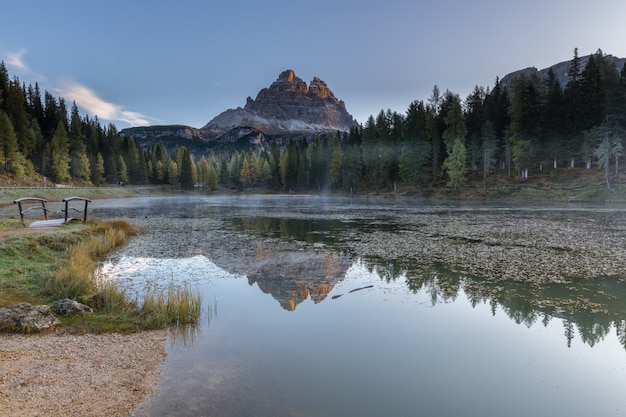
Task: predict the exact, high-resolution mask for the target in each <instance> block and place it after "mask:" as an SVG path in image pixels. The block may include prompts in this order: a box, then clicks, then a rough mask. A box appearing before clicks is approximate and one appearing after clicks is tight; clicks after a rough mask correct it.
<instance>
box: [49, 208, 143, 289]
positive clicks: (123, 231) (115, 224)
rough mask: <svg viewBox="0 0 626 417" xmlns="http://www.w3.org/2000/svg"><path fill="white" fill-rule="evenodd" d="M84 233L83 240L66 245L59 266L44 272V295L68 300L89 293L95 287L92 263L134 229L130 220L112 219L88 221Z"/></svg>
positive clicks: (132, 232) (122, 242) (94, 265)
mask: <svg viewBox="0 0 626 417" xmlns="http://www.w3.org/2000/svg"><path fill="white" fill-rule="evenodd" d="M88 233H89V236H88V237H87V238H86V239H83V240H80V241H79V242H78V243H76V244H74V245H73V246H71V247H70V249H69V254H68V255H67V257H66V258H65V260H64V262H63V263H62V265H61V267H60V268H58V269H57V270H56V271H51V272H49V273H48V274H47V275H46V277H45V280H44V287H43V289H44V292H45V293H46V294H47V295H49V296H52V297H56V298H72V299H76V298H77V297H79V296H90V295H93V294H94V293H95V292H96V291H97V290H98V288H97V286H96V280H95V278H94V275H93V274H94V271H95V269H96V262H97V261H98V260H99V259H101V258H102V257H103V256H104V255H106V254H107V253H108V252H110V251H111V250H112V249H114V248H116V247H118V246H120V245H123V244H124V243H125V242H126V238H127V236H130V235H132V234H134V233H136V230H135V228H134V226H133V225H132V224H131V223H129V222H127V221H124V220H116V221H111V222H95V223H91V228H90V229H89V231H88Z"/></svg>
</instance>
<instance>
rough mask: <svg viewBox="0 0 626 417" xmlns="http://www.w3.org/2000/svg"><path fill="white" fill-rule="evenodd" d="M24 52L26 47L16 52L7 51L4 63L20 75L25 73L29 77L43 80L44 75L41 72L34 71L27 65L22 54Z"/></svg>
mask: <svg viewBox="0 0 626 417" xmlns="http://www.w3.org/2000/svg"><path fill="white" fill-rule="evenodd" d="M26 52H27V51H26V49H20V50H19V51H17V52H7V53H6V57H5V59H4V61H5V64H6V65H7V66H8V67H9V68H10V69H11V70H12V71H14V72H17V73H19V74H20V75H27V76H29V77H34V78H37V79H39V80H45V79H46V77H44V76H43V75H41V74H38V73H36V72H35V71H33V70H32V69H31V68H30V67H29V66H28V64H26V61H25V60H24V56H25V55H26Z"/></svg>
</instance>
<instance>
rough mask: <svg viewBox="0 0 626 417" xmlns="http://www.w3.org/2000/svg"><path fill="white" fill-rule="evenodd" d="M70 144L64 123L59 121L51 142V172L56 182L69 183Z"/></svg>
mask: <svg viewBox="0 0 626 417" xmlns="http://www.w3.org/2000/svg"><path fill="white" fill-rule="evenodd" d="M69 152H70V143H69V141H68V139H67V132H66V130H65V126H64V124H63V122H62V121H59V123H58V125H57V128H56V130H55V131H54V135H53V136H52V141H51V142H50V156H51V162H52V166H51V170H52V178H53V179H54V181H56V182H60V183H63V182H68V181H70V180H71V179H72V178H71V176H70V160H71V158H70V154H69Z"/></svg>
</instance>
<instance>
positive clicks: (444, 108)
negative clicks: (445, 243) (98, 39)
mask: <svg viewBox="0 0 626 417" xmlns="http://www.w3.org/2000/svg"><path fill="white" fill-rule="evenodd" d="M582 67H583V65H582V64H581V59H580V58H579V57H578V51H577V50H575V51H574V57H573V59H572V61H571V63H570V68H569V72H568V82H567V84H566V85H564V86H562V85H561V83H560V81H559V79H558V77H557V75H556V74H554V72H553V71H552V70H550V71H549V72H548V74H547V77H545V78H541V77H540V76H539V75H538V73H531V74H530V75H525V74H522V75H520V76H518V77H517V78H515V79H514V80H513V81H512V82H511V83H510V85H502V83H501V82H500V80H499V79H496V81H495V84H494V86H493V87H492V88H485V87H480V86H476V87H475V88H474V90H473V91H472V92H471V93H470V94H469V95H468V96H467V97H466V98H465V99H464V100H462V99H461V98H460V96H459V95H458V94H455V93H452V92H450V91H445V92H443V93H442V92H441V91H440V90H439V88H438V86H436V85H435V86H434V87H433V90H432V94H431V96H430V97H428V98H427V99H426V100H425V101H424V100H416V101H414V102H412V103H410V105H409V107H408V109H407V110H406V112H405V113H404V114H401V113H398V112H392V111H390V110H387V111H384V110H381V111H380V112H379V114H378V115H377V116H376V117H374V116H373V115H372V116H370V117H369V118H368V120H367V121H366V122H365V123H364V124H363V125H362V126H360V127H357V128H353V129H351V130H350V131H349V132H337V133H336V134H329V135H324V136H320V137H316V138H312V139H311V140H308V141H307V140H290V141H288V142H286V143H285V144H281V146H279V145H278V144H277V142H276V141H272V142H271V144H270V146H269V148H268V149H253V148H250V149H247V150H234V149H222V150H219V151H217V150H216V151H207V152H206V153H204V154H194V155H192V154H191V153H190V151H189V150H188V149H187V148H186V147H185V146H178V147H176V148H175V149H174V150H172V151H170V152H168V150H167V148H166V146H165V145H164V144H163V143H160V142H159V143H153V144H151V145H150V146H148V147H141V146H138V144H137V142H136V141H135V140H134V139H132V138H130V137H127V136H126V135H122V134H120V133H119V132H118V131H117V129H116V128H115V126H114V125H112V124H109V125H108V126H106V127H105V126H102V124H101V123H100V122H99V120H98V119H97V117H94V118H91V117H90V116H88V115H86V116H83V117H81V116H80V114H79V112H78V108H77V106H76V104H75V103H73V104H72V106H71V110H70V111H69V112H68V110H67V105H66V103H65V101H64V99H63V98H55V97H53V96H52V95H51V94H50V93H48V92H47V91H46V92H45V93H44V96H43V100H42V97H41V94H40V91H39V86H38V85H37V84H35V86H31V85H29V86H26V85H24V84H20V82H19V80H18V79H17V78H13V79H10V78H9V75H8V73H7V71H6V68H5V66H4V63H1V64H0V174H9V175H12V176H14V177H16V178H20V177H23V176H28V175H33V174H35V173H39V174H41V175H44V176H47V177H48V178H50V179H51V180H52V181H54V182H59V183H67V182H70V181H73V180H74V181H82V182H84V183H86V184H94V185H100V184H105V183H131V184H172V185H175V186H177V187H180V188H183V189H193V188H196V187H198V186H201V187H206V188H207V189H210V190H215V189H218V188H237V189H240V190H245V189H248V188H251V187H254V188H265V189H268V190H272V191H288V192H292V191H341V192H349V193H357V192H361V191H383V190H395V189H397V187H399V186H403V187H415V188H422V187H439V186H449V187H454V188H458V187H461V186H464V185H466V184H467V183H468V181H470V180H473V181H472V182H473V184H477V183H479V182H480V184H481V186H482V187H486V186H487V183H488V179H489V178H490V176H491V175H492V174H493V173H494V172H495V171H496V170H498V171H499V172H501V173H503V174H504V175H505V176H506V177H508V178H511V179H513V178H521V179H525V178H528V177H529V176H531V175H534V174H536V173H539V172H542V171H545V170H548V169H557V168H560V167H568V168H574V167H579V168H581V169H591V168H592V167H599V168H602V169H603V173H604V176H605V180H606V183H607V186H608V187H609V189H612V186H613V183H614V181H615V180H616V178H618V173H619V160H620V157H621V156H622V155H623V138H624V136H625V135H624V133H625V132H626V66H625V68H621V69H618V68H616V67H615V65H614V64H613V61H612V60H611V59H610V57H609V56H606V55H604V53H603V52H602V51H601V50H598V51H597V52H596V53H594V54H592V55H591V56H590V57H589V58H588V60H587V63H586V65H584V68H582Z"/></svg>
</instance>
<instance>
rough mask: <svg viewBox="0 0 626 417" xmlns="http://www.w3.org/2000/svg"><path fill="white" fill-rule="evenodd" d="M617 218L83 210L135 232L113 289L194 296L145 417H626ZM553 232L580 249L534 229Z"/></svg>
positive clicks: (457, 207) (527, 212)
mask: <svg viewBox="0 0 626 417" xmlns="http://www.w3.org/2000/svg"><path fill="white" fill-rule="evenodd" d="M625 213H626V212H625V211H624V210H622V209H619V208H617V209H616V208H612V207H580V206H576V207H571V206H552V207H505V206H498V205H473V206H472V205H464V204H453V203H448V204H446V203H428V202H424V201H420V200H412V199H398V200H382V199H363V200H352V199H345V198H322V197H314V196H288V197H279V196H250V197H245V196H241V197H212V196H207V197H186V198H181V197H154V198H137V199H127V200H124V199H115V200H100V201H94V203H93V210H92V214H91V216H92V217H94V218H107V219H108V218H126V219H128V220H130V221H131V222H133V223H134V224H135V225H137V226H138V228H139V229H140V231H141V233H140V234H139V236H137V237H136V238H133V239H131V240H130V241H129V243H128V244H127V245H126V246H125V247H123V248H122V249H121V250H119V251H118V252H116V253H114V254H113V256H111V257H110V259H108V260H107V261H106V262H105V263H104V264H103V266H102V268H101V271H100V274H101V276H102V277H103V278H104V279H110V280H116V281H117V282H118V284H119V285H120V286H122V287H125V288H127V289H128V291H129V292H131V293H141V292H142V291H144V290H146V289H147V288H155V287H157V288H158V287H165V286H167V285H169V284H170V283H175V284H177V285H178V284H185V285H190V286H191V287H192V288H197V289H198V290H199V291H201V293H202V295H203V318H202V322H201V324H200V325H198V326H197V327H195V328H187V329H179V330H178V331H172V332H171V335H170V337H169V340H168V343H167V350H168V357H167V359H166V362H165V364H164V373H163V378H162V380H161V382H160V384H159V386H158V388H157V392H156V393H155V394H154V395H153V396H152V397H150V398H149V399H148V400H147V401H146V402H145V403H144V404H142V405H141V406H140V407H139V408H138V409H137V410H136V412H135V414H134V415H136V416H293V417H305V416H307V417H309V416H310V417H313V416H383V415H385V416H416V415H424V416H530V415H534V416H556V415H567V416H591V415H594V416H595V415H600V416H618V415H619V416H621V415H624V413H625V412H626V397H625V396H624V395H623V388H624V387H625V386H626V335H625V334H626V324H625V323H626V307H625V306H624V300H625V298H624V291H625V289H626V284H625V283H624V282H623V277H622V276H616V275H615V271H619V270H620V268H621V267H622V265H621V264H620V263H619V262H621V261H620V257H621V252H619V251H621V250H623V246H624V245H622V246H619V245H620V243H621V242H622V241H623V239H624V230H626V227H625V226H626V214H625ZM533 227H537V230H535V229H533ZM520 228H521V229H520ZM520 230H521V231H520ZM563 230H565V231H566V232H567V233H566V234H565V235H564V236H572V239H573V240H575V241H576V242H578V243H569V242H565V240H567V239H566V238H561V237H559V236H558V235H557V241H564V242H563V243H562V244H560V243H558V242H557V243H555V242H554V241H552V240H550V238H547V237H545V236H550V235H552V234H558V233H563ZM468 231H473V232H468ZM499 233H502V234H506V235H507V236H513V235H516V234H518V235H516V237H515V240H514V241H512V242H513V243H507V244H506V245H504V244H502V245H501V244H500V243H501V242H502V241H500V240H497V239H499V237H498V236H499V235H498V234H499ZM576 233H581V236H583V237H584V236H589V237H590V238H592V239H594V240H595V243H594V245H595V246H593V247H591V246H589V248H587V247H586V246H584V245H587V244H589V245H591V244H590V243H588V242H586V241H585V240H584V239H583V238H580V237H579V236H578V235H577V234H576ZM494 236H495V237H497V239H496V238H494ZM494 239H496V240H494ZM577 245H583V246H582V249H580V248H579V246H577ZM598 245H599V247H598ZM535 247H536V248H535ZM533 248H535V249H537V248H538V249H537V250H538V252H537V253H540V254H541V253H543V254H545V256H543V255H537V253H534V252H532V250H533ZM580 250H582V252H580ZM595 250H597V252H595ZM605 253H606V260H605V259H600V260H598V261H601V262H599V263H600V264H602V263H606V264H607V265H608V266H607V267H606V268H604V267H603V268H600V269H598V268H597V265H595V266H594V265H593V264H594V259H593V257H595V258H597V257H598V256H604V255H602V254H605ZM525 254H530V255H529V256H530V258H529V259H533V258H534V259H536V264H537V265H538V266H539V267H536V266H537V265H536V266H535V267H532V265H530V266H529V265H527V264H528V263H532V262H535V261H532V260H531V261H529V260H527V259H526V258H524V256H526V255H525ZM585 254H588V255H585ZM598 254H601V255H598ZM483 255H484V258H481V257H482V256H483ZM542 256H543V258H545V257H547V258H549V259H548V260H546V261H545V263H546V266H545V267H544V266H542V265H543V263H542V262H544V261H542V259H543V258H542ZM585 256H589V257H590V258H589V259H586V258H585ZM507 257H509V258H510V257H514V258H515V259H514V260H512V261H511V265H513V264H514V263H515V262H514V261H517V259H518V257H519V259H520V260H522V261H523V263H525V264H526V265H522V266H515V267H513V266H511V268H508V267H505V266H503V265H508V264H503V263H502V262H503V261H502V259H506V258H507ZM568 257H570V258H571V259H570V258H568ZM470 258H477V259H470ZM540 258H541V259H540ZM574 258H577V259H579V260H580V259H582V260H583V261H584V262H583V263H584V264H585V265H589V266H588V268H589V270H587V269H585V270H584V271H583V273H581V276H580V277H577V276H576V271H575V269H576V268H570V270H568V269H567V265H569V264H570V263H571V262H575V261H574ZM446 259H450V260H451V262H450V263H449V264H448V263H446V262H445V260H446ZM596 260H597V259H596ZM605 261H606V262H605ZM609 261H610V262H609ZM517 263H519V262H517ZM550 265H558V268H555V270H558V271H563V274H564V275H563V276H560V275H559V276H557V275H554V274H555V273H556V272H554V271H552V270H550V269H549V268H550ZM499 267H501V268H502V269H503V270H505V271H504V272H502V273H499V275H498V276H494V275H493V274H491V273H490V271H492V270H494V269H497V268H499ZM515 268H517V269H515ZM594 268H595V269H594ZM509 269H510V270H511V271H513V270H515V271H518V272H516V274H517V275H516V274H513V275H511V276H510V277H509V276H508V275H506V274H507V272H506V271H507V270H509ZM537 269H538V270H540V272H538V273H535V272H534V271H536V270H537ZM596 270H598V271H599V272H598V274H597V275H589V274H590V273H591V272H589V271H596ZM511 273H512V272H511ZM490 274H491V275H490ZM524 274H526V275H528V276H529V278H528V280H527V281H525V280H524V279H519V278H518V277H519V276H521V275H524ZM542 274H543V275H542ZM568 274H569V275H568ZM572 274H573V275H572ZM530 275H533V276H532V277H530ZM544 275H545V277H544ZM625 276H626V274H625ZM546 277H547V278H546Z"/></svg>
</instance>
